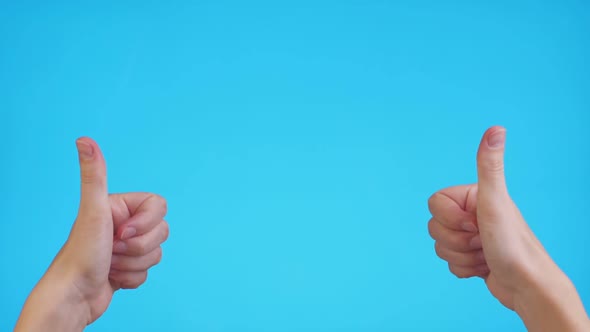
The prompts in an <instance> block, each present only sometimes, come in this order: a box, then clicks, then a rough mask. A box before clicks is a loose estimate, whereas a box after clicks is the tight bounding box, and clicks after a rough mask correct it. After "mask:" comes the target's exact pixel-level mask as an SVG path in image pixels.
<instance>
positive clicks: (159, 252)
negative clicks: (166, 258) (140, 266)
mask: <svg viewBox="0 0 590 332" xmlns="http://www.w3.org/2000/svg"><path fill="white" fill-rule="evenodd" d="M162 254H163V253H162V248H161V247H158V248H157V249H156V259H155V262H154V265H157V264H160V262H161V261H162Z"/></svg>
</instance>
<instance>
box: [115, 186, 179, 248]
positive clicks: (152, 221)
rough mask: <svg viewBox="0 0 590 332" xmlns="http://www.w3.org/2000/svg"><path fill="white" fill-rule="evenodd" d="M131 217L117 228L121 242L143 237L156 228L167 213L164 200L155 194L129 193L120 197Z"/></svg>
mask: <svg viewBox="0 0 590 332" xmlns="http://www.w3.org/2000/svg"><path fill="white" fill-rule="evenodd" d="M122 198H123V201H124V202H125V204H127V208H128V209H129V211H130V213H131V217H130V218H129V220H127V221H126V222H125V223H124V224H123V225H121V226H120V227H118V228H117V237H118V238H120V239H121V240H126V239H129V238H131V237H133V236H137V235H143V234H145V233H147V232H149V231H151V230H152V229H154V227H156V226H157V225H158V224H159V223H160V222H162V220H163V219H164V216H166V213H167V204H166V200H165V199H164V198H163V197H161V196H159V195H155V194H146V193H129V194H123V195H122Z"/></svg>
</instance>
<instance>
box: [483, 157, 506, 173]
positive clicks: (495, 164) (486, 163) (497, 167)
mask: <svg viewBox="0 0 590 332" xmlns="http://www.w3.org/2000/svg"><path fill="white" fill-rule="evenodd" d="M482 165H483V167H485V169H486V171H488V172H492V173H502V172H504V161H503V160H502V159H501V158H485V159H484V160H482Z"/></svg>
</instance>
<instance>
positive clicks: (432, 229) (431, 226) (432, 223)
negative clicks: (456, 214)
mask: <svg viewBox="0 0 590 332" xmlns="http://www.w3.org/2000/svg"><path fill="white" fill-rule="evenodd" d="M435 227H436V225H435V221H434V219H430V221H428V235H430V237H431V238H433V239H434V240H436V230H435Z"/></svg>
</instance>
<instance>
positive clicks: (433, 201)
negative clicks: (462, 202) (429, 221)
mask: <svg viewBox="0 0 590 332" xmlns="http://www.w3.org/2000/svg"><path fill="white" fill-rule="evenodd" d="M439 195H440V193H438V192H435V193H434V194H432V195H431V196H430V197H429V198H428V210H430V213H432V214H433V213H434V212H433V210H434V207H435V206H436V200H437V198H438V196H439Z"/></svg>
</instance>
